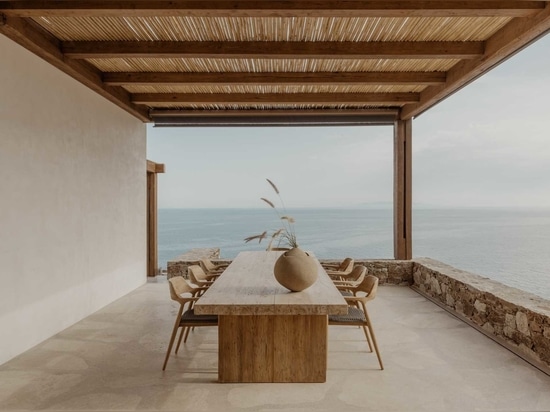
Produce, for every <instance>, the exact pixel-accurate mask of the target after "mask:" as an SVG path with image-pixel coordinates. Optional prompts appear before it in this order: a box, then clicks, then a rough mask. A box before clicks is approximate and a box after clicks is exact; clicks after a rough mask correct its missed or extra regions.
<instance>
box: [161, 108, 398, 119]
mask: <svg viewBox="0 0 550 412" xmlns="http://www.w3.org/2000/svg"><path fill="white" fill-rule="evenodd" d="M258 114H260V115H262V116H264V117H269V116H274V117H277V116H288V117H291V116H312V117H319V116H348V115H357V116H361V115H362V116H392V117H393V118H394V120H397V116H398V114H399V109H392V108H384V109H353V110H346V109H338V110H331V109H317V110H316V109H307V110H300V109H292V110H285V109H278V110H224V111H223V112H222V113H218V112H212V111H208V110H173V109H172V110H151V118H153V119H154V118H155V117H171V116H173V117H217V116H220V115H223V116H225V117H231V116H238V117H246V116H250V117H254V116H258Z"/></svg>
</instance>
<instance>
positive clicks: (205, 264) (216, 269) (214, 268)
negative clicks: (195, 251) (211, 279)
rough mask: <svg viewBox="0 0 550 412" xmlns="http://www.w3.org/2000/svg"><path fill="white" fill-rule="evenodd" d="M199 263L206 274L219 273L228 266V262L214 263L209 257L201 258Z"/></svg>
mask: <svg viewBox="0 0 550 412" xmlns="http://www.w3.org/2000/svg"><path fill="white" fill-rule="evenodd" d="M199 264H200V266H201V268H202V269H203V270H204V271H205V272H206V273H207V274H208V275H214V274H215V275H219V274H221V273H222V272H223V271H224V270H225V269H227V267H228V266H229V263H220V264H215V263H214V262H212V261H211V260H210V259H201V260H200V262H199Z"/></svg>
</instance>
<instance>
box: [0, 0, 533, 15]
mask: <svg viewBox="0 0 550 412" xmlns="http://www.w3.org/2000/svg"><path fill="white" fill-rule="evenodd" d="M543 7H544V5H543V2H541V1H481V0H475V1H454V0H433V1H412V0H399V1H398V0H392V1H387V0H379V1H359V0H317V1H311V0H299V1H288V0H269V1H257V0H233V1H227V0H180V1H177V0H176V1H161V0H147V1H145V0H144V1H120V0H111V1H100V0H97V1H90V0H88V1H0V10H3V11H4V13H6V14H10V15H13V16H19V17H39V16H46V17H48V16H141V17H146V16H207V17H406V16H420V17H459V16H509V17H522V16H528V15H531V14H533V13H535V12H537V11H540V10H541V9H542V8H543Z"/></svg>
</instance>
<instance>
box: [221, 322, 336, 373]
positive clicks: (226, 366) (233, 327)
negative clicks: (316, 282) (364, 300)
mask: <svg viewBox="0 0 550 412" xmlns="http://www.w3.org/2000/svg"><path fill="white" fill-rule="evenodd" d="M218 324H219V326H218V328H219V336H218V339H219V366H218V378H219V381H220V382H325V381H326V370H327V333H328V317H327V315H265V316H257V315H242V316H234V315H220V316H219V318H218Z"/></svg>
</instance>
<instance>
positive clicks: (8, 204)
mask: <svg viewBox="0 0 550 412" xmlns="http://www.w3.org/2000/svg"><path fill="white" fill-rule="evenodd" d="M0 56H1V58H0V79H2V87H1V90H0V170H1V173H0V176H1V178H0V331H1V332H0V335H1V338H0V364H1V363H4V362H5V361H7V360H9V359H10V358H12V357H14V356H16V355H17V354H19V353H21V352H23V351H25V350H27V349H29V348H30V347H32V346H34V345H36V344H37V343H39V342H41V341H42V340H44V339H46V338H48V337H50V336H52V335H53V334H55V333H57V332H59V331H61V330H63V329H64V328H66V327H68V326H69V325H72V324H73V323H75V322H77V321H78V320H80V319H82V318H83V317H85V316H87V315H88V314H90V313H92V312H95V311H96V310H98V309H100V308H101V307H103V306H105V305H106V304H108V303H110V302H112V301H113V300H115V299H117V298H119V297H121V296H123V295H124V294H126V293H128V292H129V291H131V290H133V289H135V288H136V287H138V286H140V285H141V284H143V283H145V281H146V164H145V147H146V127H145V125H144V124H142V123H141V122H140V121H139V120H137V119H135V118H134V117H132V116H131V115H129V114H127V113H126V112H124V111H123V110H122V109H120V108H118V107H116V106H115V105H113V104H112V103H110V102H108V101H107V100H105V99H103V98H102V97H100V96H98V95H96V94H95V93H94V92H92V91H91V90H89V89H87V88H86V87H85V86H83V85H81V84H80V83H78V82H77V81H75V80H73V79H72V78H70V77H69V76H67V75H65V74H63V73H62V72H60V71H58V70H57V69H55V68H54V67H52V66H50V65H49V64H47V63H46V62H44V61H43V60H41V59H39V58H38V57H36V56H34V55H32V54H31V53H29V52H28V51H26V50H25V49H23V48H22V47H20V46H18V45H17V44H15V43H14V42H12V41H11V40H9V39H7V38H5V37H4V36H1V35H0Z"/></svg>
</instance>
